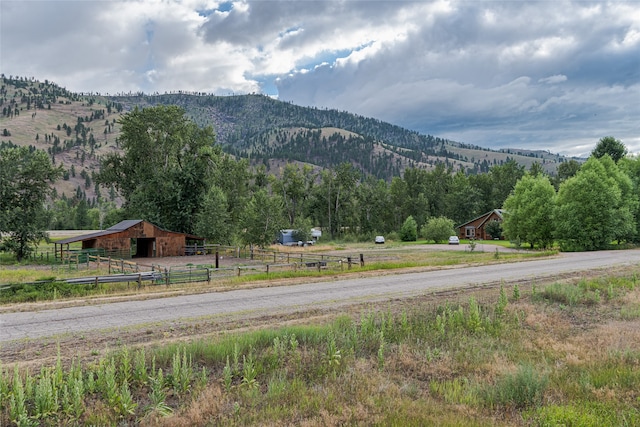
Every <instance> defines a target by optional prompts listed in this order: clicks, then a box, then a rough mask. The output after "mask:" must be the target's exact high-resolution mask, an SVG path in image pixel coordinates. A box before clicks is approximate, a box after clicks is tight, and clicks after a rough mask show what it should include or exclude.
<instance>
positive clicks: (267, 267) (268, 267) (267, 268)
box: [267, 264, 269, 275]
mask: <svg viewBox="0 0 640 427" xmlns="http://www.w3.org/2000/svg"><path fill="white" fill-rule="evenodd" d="M267 275H269V264H267Z"/></svg>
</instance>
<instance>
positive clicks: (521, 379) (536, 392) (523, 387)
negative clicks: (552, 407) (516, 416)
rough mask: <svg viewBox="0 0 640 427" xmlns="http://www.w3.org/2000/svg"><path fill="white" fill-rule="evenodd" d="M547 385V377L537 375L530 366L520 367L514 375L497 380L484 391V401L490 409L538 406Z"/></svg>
mask: <svg viewBox="0 0 640 427" xmlns="http://www.w3.org/2000/svg"><path fill="white" fill-rule="evenodd" d="M548 383H549V378H548V377H547V375H544V374H539V373H538V372H536V370H535V369H534V368H533V367H532V366H530V365H521V366H520V367H519V368H518V370H517V372H516V373H514V374H507V375H504V376H503V377H501V378H499V379H498V381H496V383H495V384H494V385H492V386H489V387H488V388H486V389H485V390H484V393H483V395H484V400H485V402H486V404H487V405H488V406H490V407H494V406H506V407H515V408H518V409H524V408H528V407H534V406H538V405H540V404H541V403H542V397H543V396H544V392H545V390H546V388H547V384H548Z"/></svg>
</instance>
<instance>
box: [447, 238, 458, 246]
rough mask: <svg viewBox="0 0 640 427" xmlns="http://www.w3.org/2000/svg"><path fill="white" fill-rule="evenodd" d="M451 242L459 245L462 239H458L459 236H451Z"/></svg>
mask: <svg viewBox="0 0 640 427" xmlns="http://www.w3.org/2000/svg"><path fill="white" fill-rule="evenodd" d="M449 244H450V245H459V244H460V239H458V236H451V237H449Z"/></svg>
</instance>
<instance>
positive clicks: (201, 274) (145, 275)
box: [0, 260, 349, 291]
mask: <svg viewBox="0 0 640 427" xmlns="http://www.w3.org/2000/svg"><path fill="white" fill-rule="evenodd" d="M110 262H115V263H116V264H120V265H123V264H122V260H110ZM126 264H127V262H126V261H125V265H126ZM128 264H134V263H130V262H128ZM345 265H347V268H349V265H348V264H346V263H344V262H342V260H337V261H336V260H333V261H331V260H324V261H315V262H310V261H306V262H302V263H299V262H293V263H277V264H257V265H244V266H234V267H224V268H208V267H195V268H172V269H167V268H164V269H162V268H161V267H159V266H153V269H152V270H151V271H137V272H129V273H119V274H109V275H101V276H88V277H78V278H72V279H62V280H59V281H60V282H66V283H69V284H95V285H96V287H97V286H98V285H101V284H111V283H125V282H126V283H132V282H133V283H137V284H138V287H141V286H143V285H147V284H149V285H166V286H171V285H174V284H180V283H197V282H207V283H211V282H212V281H216V280H222V279H224V278H229V277H239V276H242V275H247V274H262V273H265V274H267V275H268V274H273V273H277V272H283V271H294V272H296V271H326V270H332V271H341V270H344V268H345ZM45 283H51V281H40V282H31V283H20V284H3V285H0V291H2V290H4V289H10V288H12V287H14V286H22V285H25V284H29V285H34V286H37V285H39V284H45Z"/></svg>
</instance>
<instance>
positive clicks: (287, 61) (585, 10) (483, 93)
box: [0, 0, 640, 153]
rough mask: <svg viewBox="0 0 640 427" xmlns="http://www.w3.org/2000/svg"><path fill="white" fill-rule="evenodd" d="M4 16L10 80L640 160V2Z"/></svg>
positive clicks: (5, 5) (94, 10)
mask: <svg viewBox="0 0 640 427" xmlns="http://www.w3.org/2000/svg"><path fill="white" fill-rule="evenodd" d="M0 19H1V21H0V24H1V25H0V71H1V72H3V73H5V74H6V75H20V76H27V77H32V76H33V77H36V78H38V79H43V80H44V79H49V80H52V81H55V82H56V83H58V84H60V85H62V86H65V87H67V88H68V89H70V90H74V91H85V92H88V91H99V92H105V93H106V92H108V93H119V92H127V91H138V90H143V91H145V92H150V93H151V92H155V91H158V92H164V91H171V90H190V91H201V92H208V93H216V94H228V93H232V92H233V93H248V92H259V91H261V90H265V91H267V92H268V93H269V94H270V95H273V96H278V97H279V98H280V99H282V100H285V101H291V102H294V103H297V104H301V105H313V106H319V107H329V108H337V109H340V110H347V111H352V112H354V113H358V114H362V115H367V116H373V117H376V118H379V119H381V120H385V121H389V122H392V123H395V124H398V125H401V126H405V127H409V128H412V129H415V130H418V131H421V132H425V133H431V134H435V135H439V136H445V137H451V138H455V139H460V140H462V141H464V142H469V143H473V144H478V145H482V146H487V147H503V146H522V147H529V148H544V149H549V150H551V151H560V150H562V151H564V152H566V153H569V152H571V153H573V152H580V151H583V150H584V147H588V146H590V144H591V145H592V144H595V142H596V141H597V140H598V139H599V138H600V137H602V136H604V135H613V136H616V137H617V138H620V139H622V140H623V142H625V144H627V145H628V146H629V148H630V151H633V152H637V151H640V141H639V135H640V129H639V125H638V123H640V120H639V118H640V110H639V108H640V107H639V105H640V103H639V102H638V99H640V88H639V82H640V6H638V4H637V3H635V2H604V1H603V2H600V1H593V2H571V1H561V2H537V1H528V2H526V1H525V2H466V1H455V0H451V1H434V2H413V1H407V2H404V1H384V0H383V1H373V0H371V1H350V0H346V1H322V2H321V1H312V2H306V1H305V2H293V1H246V0H240V1H232V2H222V1H215V0H182V1H162V0H132V1H110V2H80V1H72V0H68V1H67V0H55V1H46V0H41V1H27V2H25V1H18V0H2V1H1V2H0ZM25 23H28V25H25ZM586 151H587V152H588V151H589V150H586Z"/></svg>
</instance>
